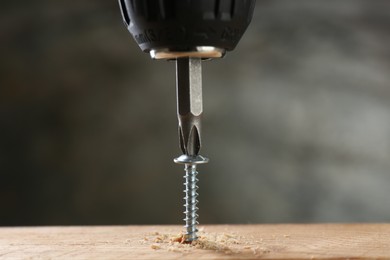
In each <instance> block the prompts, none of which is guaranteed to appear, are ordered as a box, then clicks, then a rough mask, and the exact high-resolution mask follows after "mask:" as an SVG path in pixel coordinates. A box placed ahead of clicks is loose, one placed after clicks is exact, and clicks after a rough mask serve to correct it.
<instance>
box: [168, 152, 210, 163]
mask: <svg viewBox="0 0 390 260" xmlns="http://www.w3.org/2000/svg"><path fill="white" fill-rule="evenodd" d="M173 161H174V162H175V163H178V164H204V163H208V162H209V159H208V158H205V157H203V156H201V155H196V156H189V155H186V154H183V155H180V156H179V157H177V158H175V159H174V160H173Z"/></svg>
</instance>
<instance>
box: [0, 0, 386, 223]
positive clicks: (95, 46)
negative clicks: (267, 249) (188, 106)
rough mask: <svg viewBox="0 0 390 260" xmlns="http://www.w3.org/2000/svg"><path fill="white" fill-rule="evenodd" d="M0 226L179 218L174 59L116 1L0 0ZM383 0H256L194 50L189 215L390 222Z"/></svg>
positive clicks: (214, 219)
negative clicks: (239, 35) (240, 20)
mask: <svg viewBox="0 0 390 260" xmlns="http://www.w3.org/2000/svg"><path fill="white" fill-rule="evenodd" d="M0 7H1V8H0V12H1V14H0V57H1V59H0V207H1V209H0V225H54V224H57V225H58V224H63V225H68V224H167V223H170V224H181V219H182V218H183V214H182V211H183V208H182V203H183V201H182V197H183V193H182V190H183V186H182V185H183V184H182V182H183V178H182V176H183V169H182V167H181V166H179V165H175V164H174V163H173V161H172V159H173V158H174V157H176V156H177V155H179V153H180V150H179V148H178V138H177V120H176V105H175V70H174V69H175V68H174V63H171V62H165V61H152V60H151V59H150V58H149V57H148V55H147V54H144V53H142V52H141V51H140V50H139V49H138V46H137V45H136V44H135V42H134V41H133V39H132V38H131V36H130V34H129V33H128V32H127V30H126V28H125V27H124V25H123V23H122V18H121V15H120V12H119V8H118V5H117V2H116V1H114V0H113V1H92V0H80V1H71V2H70V1H66V0H56V1H52V0H35V1H28V0H21V1H2V2H1V4H0ZM389 71H390V1H386V0H383V1H380V0H375V1H371V0H360V1H359V0H340V1H321V0H299V1H287V0H285V1H282V0H268V1H262V0H259V1H258V2H257V6H256V10H255V14H254V17H253V20H252V24H251V26H250V27H249V29H248V31H247V32H246V34H245V35H244V37H243V39H242V40H241V43H240V44H239V45H238V47H237V49H236V50H235V51H234V52H232V53H229V54H228V55H227V56H226V58H224V59H221V60H214V61H211V62H206V63H204V66H203V72H204V75H203V83H204V90H203V91H204V110H205V116H204V124H203V133H204V147H203V152H202V153H203V154H204V155H206V156H208V157H209V158H210V163H209V164H208V165H205V166H202V167H201V169H200V174H199V178H200V182H199V186H200V189H199V193H200V197H199V199H200V204H199V207H200V211H199V213H200V222H201V223H203V224H205V223H274V222H334V221H337V222H344V221H349V222H356V221H389V220H390V202H389V198H390V188H389V185H390V173H389V171H390V73H389Z"/></svg>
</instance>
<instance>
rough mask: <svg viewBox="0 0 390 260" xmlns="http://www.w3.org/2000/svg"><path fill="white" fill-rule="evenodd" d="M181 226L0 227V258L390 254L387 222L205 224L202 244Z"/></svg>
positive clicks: (362, 256) (373, 256)
mask: <svg viewBox="0 0 390 260" xmlns="http://www.w3.org/2000/svg"><path fill="white" fill-rule="evenodd" d="M180 231H181V227H180V226H87V227H85V226H84V227H3V228H0V258H1V259H25V258H32V259H34V258H35V259H37V258H40V259H41V258H43V259H50V258H55V259H64V258H66V259H70V258H76V259H102V258H103V259H390V224H310V225H288V224H281V225H209V226H208V225H206V226H203V231H202V232H200V233H201V236H202V239H203V241H204V242H207V243H206V244H204V245H203V246H202V247H200V248H199V246H191V245H181V244H179V243H176V242H170V240H171V238H172V237H174V236H175V234H179V233H180Z"/></svg>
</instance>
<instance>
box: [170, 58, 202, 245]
mask: <svg viewBox="0 0 390 260" xmlns="http://www.w3.org/2000/svg"><path fill="white" fill-rule="evenodd" d="M176 89H177V118H178V120H179V141H180V148H181V150H182V152H183V155H181V156H180V157H178V158H176V159H175V160H174V161H175V162H176V163H180V164H184V165H185V167H184V170H185V172H186V175H185V176H184V178H185V183H184V185H185V190H184V192H185V194H186V196H185V197H184V200H185V204H184V207H185V211H184V214H185V216H186V217H185V218H184V221H185V222H186V225H185V226H184V227H185V234H184V236H185V240H186V241H187V242H191V241H194V240H196V239H197V238H198V237H197V234H196V233H197V231H198V229H197V225H198V221H197V218H198V214H197V213H196V212H197V210H198V208H197V206H196V205H197V203H198V200H197V196H198V193H197V192H196V190H197V189H198V186H196V183H197V181H198V179H197V178H196V175H197V174H198V172H197V171H196V165H197V164H202V163H207V162H208V159H207V158H204V157H202V156H201V155H199V150H200V147H201V116H202V112H203V102H202V60H201V59H200V58H180V59H177V60H176Z"/></svg>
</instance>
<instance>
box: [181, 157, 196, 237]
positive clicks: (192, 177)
mask: <svg viewBox="0 0 390 260" xmlns="http://www.w3.org/2000/svg"><path fill="white" fill-rule="evenodd" d="M184 169H185V172H186V175H185V176H184V178H185V183H184V186H185V190H184V192H185V194H186V196H185V197H184V200H185V204H184V207H185V211H184V214H185V215H186V217H185V219H184V221H185V222H186V225H185V226H184V227H185V238H186V241H188V242H191V241H194V240H196V239H197V238H198V237H197V235H196V232H198V229H197V225H198V224H199V223H198V221H197V218H198V214H197V213H196V212H197V210H198V207H197V206H196V205H197V204H198V200H197V197H198V193H197V192H196V190H197V189H198V186H196V183H197V182H198V179H197V178H196V175H197V174H198V172H197V171H196V165H195V164H185V168H184Z"/></svg>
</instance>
